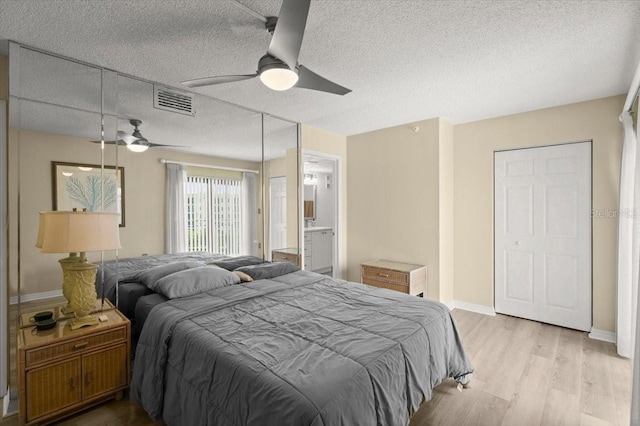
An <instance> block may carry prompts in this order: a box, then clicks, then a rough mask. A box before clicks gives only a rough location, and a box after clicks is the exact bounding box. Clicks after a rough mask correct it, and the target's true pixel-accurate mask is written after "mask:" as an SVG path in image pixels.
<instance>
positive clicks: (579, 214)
mask: <svg viewBox="0 0 640 426" xmlns="http://www.w3.org/2000/svg"><path fill="white" fill-rule="evenodd" d="M494 160H495V162H494V200H495V210H494V214H495V226H494V233H495V239H494V242H495V253H494V262H495V267H494V269H495V283H494V284H495V308H496V312H499V313H503V314H508V315H513V316H517V317H522V318H528V319H532V320H536V321H541V322H546V323H549V324H555V325H560V326H563V327H569V328H574V329H578V330H584V331H588V330H590V328H591V306H592V304H591V289H592V284H591V142H582V143H574V144H566V145H556V146H548V147H541V148H530V149H519V150H513V151H501V152H496V153H495V158H494Z"/></svg>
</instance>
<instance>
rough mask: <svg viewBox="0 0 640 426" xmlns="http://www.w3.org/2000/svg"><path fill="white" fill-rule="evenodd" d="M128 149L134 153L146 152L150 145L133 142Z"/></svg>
mask: <svg viewBox="0 0 640 426" xmlns="http://www.w3.org/2000/svg"><path fill="white" fill-rule="evenodd" d="M127 148H128V149H129V151H133V152H145V151H146V150H147V149H149V145H144V144H140V143H137V142H132V143H130V144H129V145H127Z"/></svg>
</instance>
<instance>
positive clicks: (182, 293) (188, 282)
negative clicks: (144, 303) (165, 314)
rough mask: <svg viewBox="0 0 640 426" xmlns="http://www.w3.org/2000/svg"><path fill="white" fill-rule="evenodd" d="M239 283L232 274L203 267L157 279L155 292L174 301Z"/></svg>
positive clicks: (220, 269) (236, 277)
mask: <svg viewBox="0 0 640 426" xmlns="http://www.w3.org/2000/svg"><path fill="white" fill-rule="evenodd" d="M239 282H240V278H239V277H238V276H237V275H236V274H234V273H233V272H229V271H227V270H226V269H222V268H210V267H208V266H203V267H200V268H192V269H187V270H184V271H179V272H175V273H173V274H171V275H167V276H166V277H164V278H161V279H159V280H158V282H157V283H156V289H155V291H156V292H158V293H160V294H164V295H165V296H166V297H168V298H169V299H175V298H178V297H187V296H191V295H194V294H198V293H205V292H207V291H211V290H215V289H217V288H220V287H226V286H229V285H233V284H238V283H239Z"/></svg>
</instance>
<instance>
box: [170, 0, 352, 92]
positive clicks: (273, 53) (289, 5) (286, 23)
mask: <svg viewBox="0 0 640 426" xmlns="http://www.w3.org/2000/svg"><path fill="white" fill-rule="evenodd" d="M233 1H234V4H236V5H237V6H238V7H240V8H241V9H243V10H244V11H246V12H248V13H250V14H251V15H253V16H254V17H256V18H258V19H260V20H261V21H262V22H264V24H265V27H266V29H267V31H269V33H270V34H271V35H272V37H271V43H270V44H269V48H268V49H267V53H266V54H265V55H264V56H263V57H262V58H260V60H259V61H258V71H256V73H255V74H243V75H221V76H216V77H205V78H198V79H195V80H186V81H183V82H181V83H182V84H184V85H185V86H187V87H201V86H210V85H214V84H222V83H230V82H233V81H241V80H248V79H250V78H254V77H258V76H259V77H260V80H261V81H262V83H264V85H265V86H267V87H268V88H270V89H273V90H288V89H290V88H292V87H299V88H303V89H312V90H318V91H321V92H327V93H333V94H336V95H346V94H347V93H349V92H351V89H347V88H346V87H343V86H340V85H339V84H336V83H334V82H332V81H329V80H327V79H326V78H324V77H321V76H320V75H318V74H316V73H314V72H313V71H311V70H310V69H309V68H307V67H305V66H303V65H300V64H298V56H299V54H300V46H301V45H302V38H303V36H304V29H305V27H306V25H307V17H308V15H309V6H310V3H311V0H283V1H282V6H281V8H280V16H278V17H275V16H270V17H264V16H262V15H260V14H259V13H257V12H255V11H253V10H251V9H249V8H248V7H247V6H245V5H243V4H242V3H240V2H238V1H237V0H233Z"/></svg>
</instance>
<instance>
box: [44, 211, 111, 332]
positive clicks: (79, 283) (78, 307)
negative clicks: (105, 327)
mask: <svg viewBox="0 0 640 426" xmlns="http://www.w3.org/2000/svg"><path fill="white" fill-rule="evenodd" d="M118 222H119V214H118V213H106V212H99V213H97V212H86V211H83V212H78V211H71V212H69V211H52V212H41V213H40V227H39V229H38V241H37V243H36V246H37V247H39V248H40V250H41V251H42V253H70V256H69V257H68V258H65V259H62V260H61V265H62V270H63V294H64V293H65V287H66V294H65V297H66V298H67V299H68V301H69V306H70V308H71V309H72V310H73V312H74V313H75V318H74V319H73V320H72V321H71V323H70V324H71V329H72V330H75V329H77V328H80V327H84V326H86V325H94V324H97V323H98V321H97V320H96V319H95V318H93V317H92V316H91V315H89V314H90V313H91V310H92V309H93V307H94V306H95V302H96V298H97V295H96V288H95V279H96V272H97V270H98V265H96V264H95V263H88V262H87V258H86V252H88V251H103V250H116V249H119V248H120V233H119V231H118ZM76 253H79V256H78V255H75V254H76ZM74 255H75V256H74ZM72 259H76V260H75V261H72ZM70 260H71V261H70ZM63 261H64V262H63Z"/></svg>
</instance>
